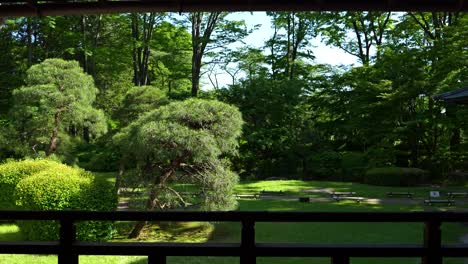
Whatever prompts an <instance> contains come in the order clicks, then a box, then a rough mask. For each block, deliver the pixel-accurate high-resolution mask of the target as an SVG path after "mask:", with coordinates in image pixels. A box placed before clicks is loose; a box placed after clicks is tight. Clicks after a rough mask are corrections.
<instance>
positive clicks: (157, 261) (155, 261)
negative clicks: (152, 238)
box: [148, 254, 166, 264]
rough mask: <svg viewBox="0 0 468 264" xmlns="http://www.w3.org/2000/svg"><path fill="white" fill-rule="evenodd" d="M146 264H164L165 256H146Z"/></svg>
mask: <svg viewBox="0 0 468 264" xmlns="http://www.w3.org/2000/svg"><path fill="white" fill-rule="evenodd" d="M148 264H166V256H163V255H159V254H151V255H149V256H148Z"/></svg>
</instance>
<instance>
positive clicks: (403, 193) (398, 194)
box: [387, 192, 413, 199]
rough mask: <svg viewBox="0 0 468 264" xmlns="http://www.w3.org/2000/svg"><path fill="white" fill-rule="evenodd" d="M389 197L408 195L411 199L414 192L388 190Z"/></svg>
mask: <svg viewBox="0 0 468 264" xmlns="http://www.w3.org/2000/svg"><path fill="white" fill-rule="evenodd" d="M387 196H388V197H395V196H406V197H408V198H410V199H413V193H410V192H388V193H387Z"/></svg>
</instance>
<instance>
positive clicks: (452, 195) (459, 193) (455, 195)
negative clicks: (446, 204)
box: [447, 192, 468, 199]
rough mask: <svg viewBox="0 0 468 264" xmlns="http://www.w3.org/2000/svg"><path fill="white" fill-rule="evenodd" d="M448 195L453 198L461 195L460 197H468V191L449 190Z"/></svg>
mask: <svg viewBox="0 0 468 264" xmlns="http://www.w3.org/2000/svg"><path fill="white" fill-rule="evenodd" d="M447 196H448V197H450V198H451V199H453V198H456V197H460V198H468V192H448V193H447Z"/></svg>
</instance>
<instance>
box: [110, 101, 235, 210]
mask: <svg viewBox="0 0 468 264" xmlns="http://www.w3.org/2000/svg"><path fill="white" fill-rule="evenodd" d="M242 123H243V122H242V118H241V114H240V113H239V111H238V110H237V109H236V108H235V107H233V106H230V105H227V104H225V103H221V102H218V101H214V100H202V99H188V100H185V101H183V102H173V103H170V104H168V105H165V106H161V107H160V108H158V109H156V110H153V111H151V112H149V113H147V114H146V115H144V116H142V117H141V118H139V119H138V120H136V121H135V122H133V123H131V124H130V126H129V127H127V128H126V129H124V130H123V131H122V132H121V133H119V134H117V135H116V137H115V140H116V142H119V144H120V146H121V151H122V153H123V155H124V157H132V158H133V159H136V164H129V165H130V166H131V165H133V167H134V166H135V165H136V167H137V169H138V170H139V173H137V174H136V175H139V177H144V178H149V179H152V180H151V181H150V182H151V185H152V186H151V187H150V189H151V190H152V193H153V194H154V195H155V197H157V198H158V201H159V202H160V205H159V206H160V208H164V207H167V206H172V205H173V204H174V203H173V200H174V194H173V193H174V192H173V191H172V190H170V189H169V188H168V187H167V186H166V183H168V182H169V181H170V180H179V181H180V180H181V179H182V180H183V181H184V182H193V183H197V184H198V185H201V186H202V187H201V188H202V190H203V192H204V193H205V197H206V199H205V202H204V206H205V207H206V208H207V209H211V208H217V209H221V208H225V209H229V208H232V203H233V202H234V201H233V200H232V199H230V198H226V197H225V196H226V193H230V192H231V191H232V190H231V189H232V188H233V186H234V185H235V183H236V179H237V176H236V175H235V174H234V173H232V172H230V171H229V170H228V169H227V168H226V165H225V164H222V163H221V162H220V161H219V159H220V158H221V157H222V156H224V155H233V154H236V150H237V145H238V141H237V139H238V137H239V136H240V134H241V126H242ZM176 172H177V179H174V177H175V176H176V175H175V174H176ZM150 200H151V198H150ZM179 202H181V201H179ZM147 209H151V208H147Z"/></svg>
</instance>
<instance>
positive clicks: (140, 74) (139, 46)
mask: <svg viewBox="0 0 468 264" xmlns="http://www.w3.org/2000/svg"><path fill="white" fill-rule="evenodd" d="M163 17H164V15H163V14H157V13H144V14H131V15H130V19H131V24H132V39H133V41H132V44H133V52H132V58H133V81H134V83H135V85H136V86H142V85H148V84H150V80H149V67H148V65H149V59H150V51H151V46H150V44H151V39H152V37H153V31H154V28H155V26H156V25H157V23H158V22H160V21H162V19H163Z"/></svg>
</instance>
